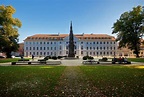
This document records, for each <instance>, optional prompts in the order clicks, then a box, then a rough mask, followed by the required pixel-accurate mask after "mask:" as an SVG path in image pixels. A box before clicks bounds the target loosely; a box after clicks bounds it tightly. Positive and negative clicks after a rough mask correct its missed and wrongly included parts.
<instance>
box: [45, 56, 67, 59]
mask: <svg viewBox="0 0 144 97" xmlns="http://www.w3.org/2000/svg"><path fill="white" fill-rule="evenodd" d="M63 57H67V56H58V57H56V56H46V57H45V58H44V59H45V60H48V59H54V60H57V59H61V58H63Z"/></svg>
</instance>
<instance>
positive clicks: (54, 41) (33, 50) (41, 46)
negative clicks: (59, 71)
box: [24, 34, 117, 57]
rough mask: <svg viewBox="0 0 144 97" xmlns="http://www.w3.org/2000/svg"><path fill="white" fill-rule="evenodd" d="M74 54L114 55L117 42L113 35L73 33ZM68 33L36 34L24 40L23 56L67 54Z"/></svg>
mask: <svg viewBox="0 0 144 97" xmlns="http://www.w3.org/2000/svg"><path fill="white" fill-rule="evenodd" d="M74 52H75V56H79V57H81V56H86V55H89V56H94V57H99V56H100V57H103V56H107V57H108V56H115V55H116V54H117V43H116V41H115V37H113V36H110V35H107V34H75V35H74ZM68 53H69V35H68V34H36V35H33V36H29V37H27V38H26V39H25V40H24V56H26V57H30V56H32V55H34V56H35V57H40V56H42V57H45V56H68Z"/></svg>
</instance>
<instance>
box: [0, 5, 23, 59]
mask: <svg viewBox="0 0 144 97" xmlns="http://www.w3.org/2000/svg"><path fill="white" fill-rule="evenodd" d="M14 13H15V9H14V8H13V7H12V6H4V5H2V6H0V52H4V53H6V55H7V57H8V58H9V57H11V52H12V51H17V50H18V47H19V45H18V36H19V34H18V28H20V27H21V25H22V24H21V22H20V20H19V19H17V18H13V17H12V15H13V14H14Z"/></svg>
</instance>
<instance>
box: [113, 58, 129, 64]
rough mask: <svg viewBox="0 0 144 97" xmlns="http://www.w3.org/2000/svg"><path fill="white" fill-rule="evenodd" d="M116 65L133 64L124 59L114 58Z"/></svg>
mask: <svg viewBox="0 0 144 97" xmlns="http://www.w3.org/2000/svg"><path fill="white" fill-rule="evenodd" d="M115 63H118V64H131V62H130V61H128V60H125V59H124V58H113V59H112V64H115Z"/></svg>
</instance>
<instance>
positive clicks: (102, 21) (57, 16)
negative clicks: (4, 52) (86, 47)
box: [0, 0, 144, 42]
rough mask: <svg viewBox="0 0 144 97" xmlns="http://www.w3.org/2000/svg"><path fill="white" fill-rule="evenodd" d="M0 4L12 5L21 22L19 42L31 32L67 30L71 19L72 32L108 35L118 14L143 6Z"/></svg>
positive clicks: (69, 1) (88, 0)
mask: <svg viewBox="0 0 144 97" xmlns="http://www.w3.org/2000/svg"><path fill="white" fill-rule="evenodd" d="M0 5H12V6H13V7H14V8H15V9H16V13H15V14H14V15H13V17H14V18H18V19H20V21H21V22H22V27H21V28H20V29H19V34H20V36H19V42H23V40H24V39H25V38H26V37H27V36H30V35H34V34H57V33H60V34H69V26H70V22H71V21H72V22H73V33H74V34H82V33H94V34H109V35H112V34H111V32H112V26H113V23H114V22H116V20H117V19H119V17H120V15H121V14H122V13H124V12H125V11H130V10H132V8H133V7H135V6H138V5H141V6H144V0H0ZM113 36H115V35H113Z"/></svg>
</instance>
